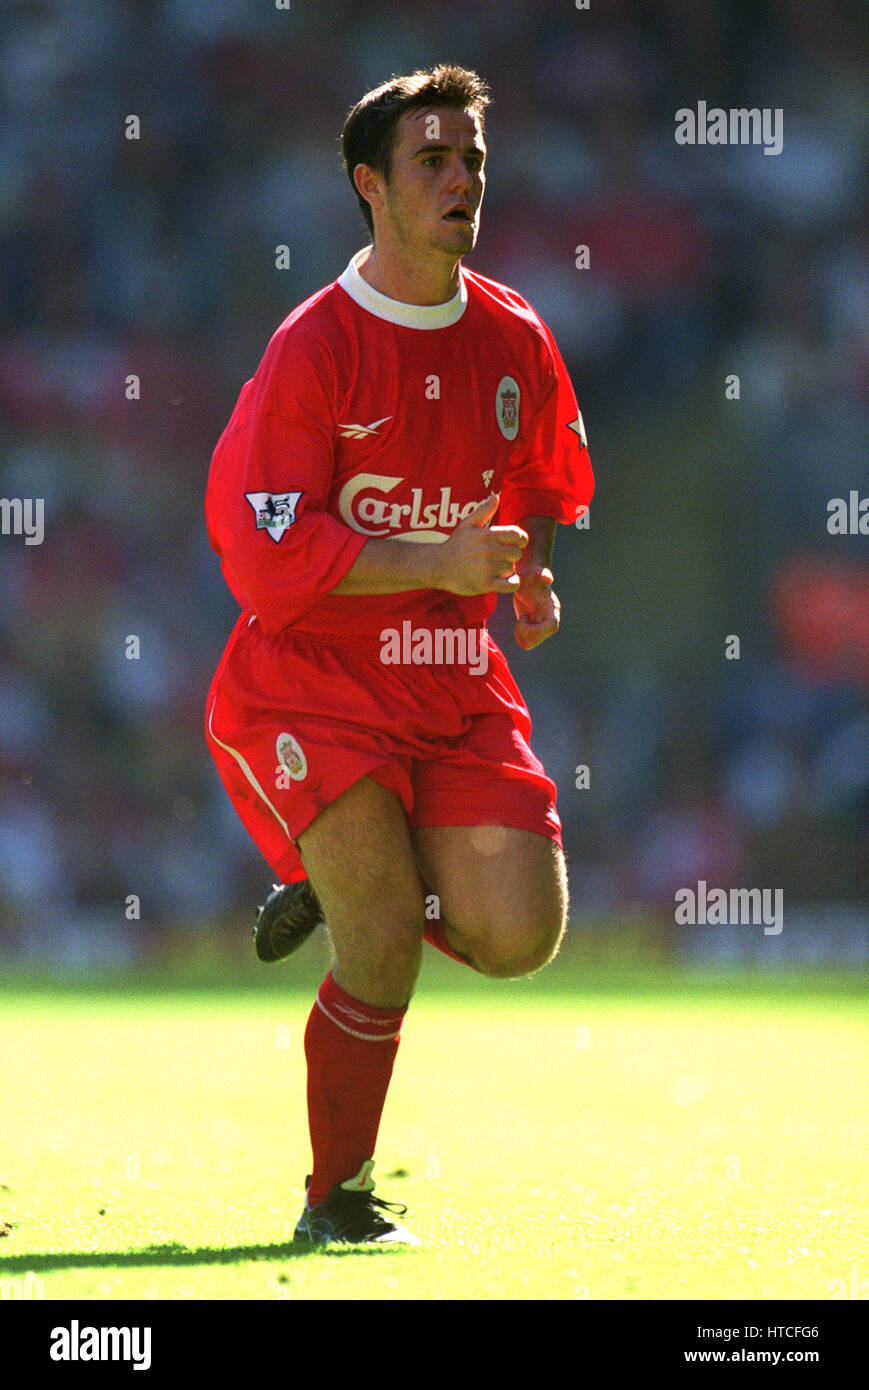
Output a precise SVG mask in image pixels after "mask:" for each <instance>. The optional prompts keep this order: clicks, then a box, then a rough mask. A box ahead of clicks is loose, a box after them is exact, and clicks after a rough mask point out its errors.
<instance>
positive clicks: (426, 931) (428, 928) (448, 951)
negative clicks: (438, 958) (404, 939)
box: [422, 921, 470, 965]
mask: <svg viewBox="0 0 869 1390" xmlns="http://www.w3.org/2000/svg"><path fill="white" fill-rule="evenodd" d="M422 934H423V938H424V940H426V941H427V942H428V943H429V945H430V946H436V947H437V949H438V950H439V951H443V953H444V955H445V956H450V957H451V958H452V960H457V961H460V962H461V964H462V965H470V961H469V960H468V958H467V956H460V955H459V953H458V951H454V950H453V948H452V946H451V945H450V944H449V942H448V941H447V938H446V935H445V933H444V929H443V924H442V923H441V922H438V921H435V922H426V924H425V926H424V927H423V929H422Z"/></svg>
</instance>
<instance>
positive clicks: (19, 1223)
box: [0, 947, 869, 1300]
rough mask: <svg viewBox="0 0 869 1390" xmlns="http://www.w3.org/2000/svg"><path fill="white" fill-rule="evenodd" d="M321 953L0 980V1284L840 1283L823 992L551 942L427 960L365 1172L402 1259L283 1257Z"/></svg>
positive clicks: (850, 1233) (599, 1294)
mask: <svg viewBox="0 0 869 1390" xmlns="http://www.w3.org/2000/svg"><path fill="white" fill-rule="evenodd" d="M306 953H307V954H306ZM321 964H322V961H321V960H320V959H319V958H318V957H317V954H316V952H314V953H311V952H309V948H308V947H306V948H305V951H303V952H302V953H300V956H299V957H298V958H297V960H296V962H291V963H288V964H287V965H286V966H282V967H276V968H275V971H270V972H268V978H266V972H265V971H264V970H263V971H262V972H261V974H258V975H257V976H255V977H253V979H254V980H255V981H256V983H253V984H252V983H251V978H252V977H250V976H248V977H246V978H245V979H244V980H242V982H241V983H239V984H238V985H237V986H236V987H235V988H227V987H226V985H225V983H224V986H223V988H215V989H212V990H209V991H207V990H206V989H204V988H199V989H192V988H191V989H182V988H179V987H178V986H177V984H176V985H175V986H174V987H172V986H168V987H166V988H165V989H156V988H154V987H153V985H152V986H150V987H143V986H141V985H138V986H137V985H131V986H129V987H128V988H127V989H126V991H125V992H120V991H119V990H117V989H112V988H102V989H98V990H90V991H82V990H76V989H72V988H68V989H62V990H54V991H50V990H47V989H40V988H38V987H36V986H33V985H31V986H29V987H27V988H24V987H21V986H19V987H18V988H17V989H16V990H15V991H14V992H13V991H12V990H11V989H10V988H9V987H8V986H7V987H6V989H5V990H4V991H3V992H0V1018H2V1023H0V1042H2V1070H3V1123H2V1126H0V1131H2V1133H0V1184H2V1186H0V1232H3V1233H4V1234H3V1238H2V1240H0V1296H2V1297H4V1298H16V1297H19V1298H20V1297H24V1298H26V1297H44V1298H46V1299H55V1298H64V1299H66V1298H70V1299H98V1300H104V1299H105V1300H112V1299H118V1298H132V1299H194V1300H199V1299H289V1300H295V1299H382V1300H396V1299H453V1298H459V1299H484V1300H489V1299H503V1298H506V1299H571V1300H573V1299H684V1298H703V1299H713V1298H716V1299H717V1298H725V1299H730V1298H748V1299H766V1298H775V1299H782V1298H797V1299H821V1300H824V1299H830V1298H847V1297H852V1298H853V1297H859V1296H860V1294H861V1284H862V1293H863V1296H865V1290H866V1287H869V1285H867V1284H866V1283H865V1281H866V1278H867V1275H869V1261H867V1257H866V1251H865V1246H864V1229H865V1228H864V1225H863V1213H862V1209H861V1205H860V1201H859V1194H860V1191H861V1182H860V1179H859V1177H858V1169H859V1168H860V1167H861V1165H862V1161H863V1150H862V1147H861V1133H862V1124H863V1121H864V1118H865V1115H864V1104H865V1095H866V1089H867V1087H866V1075H865V1071H866V1067H865V1058H866V1055H867V1049H866V1046H865V1042H866V1039H865V1031H864V1028H863V1024H862V1006H861V1003H860V1000H859V997H858V996H857V995H856V994H855V992H854V990H853V988H852V987H848V986H847V984H845V985H843V986H842V987H841V989H838V988H836V987H835V986H833V985H830V984H829V983H827V984H826V985H824V984H819V982H815V985H814V986H813V987H810V986H806V985H797V984H794V985H793V986H791V987H783V986H782V985H781V983H780V982H779V983H778V984H777V983H776V981H775V980H774V979H769V980H766V981H760V982H757V981H755V982H754V983H753V984H752V983H750V982H746V981H744V980H743V981H740V980H731V981H725V982H721V981H719V982H718V983H717V984H706V985H703V984H700V983H696V982H695V983H694V984H691V983H690V982H686V981H684V980H683V981H679V980H677V979H676V978H675V977H673V976H666V975H658V976H655V977H650V978H649V979H647V980H646V983H645V985H644V987H642V988H638V987H637V986H636V984H634V985H633V986H628V985H626V984H625V982H624V980H623V981H622V982H621V983H618V982H616V981H613V982H607V981H605V980H604V979H598V980H597V982H595V983H589V981H588V979H587V978H585V980H584V982H583V976H582V974H581V971H580V969H579V968H578V966H577V963H576V961H575V960H572V959H571V956H570V954H569V953H568V952H565V953H563V954H562V956H561V957H560V959H559V961H558V962H557V963H556V965H555V966H553V967H550V969H549V970H548V971H545V972H543V973H542V974H541V975H540V976H538V977H536V978H535V979H532V980H528V981H520V982H503V981H484V980H481V979H479V978H478V977H476V976H474V975H473V974H472V973H471V972H470V971H465V970H462V969H460V968H459V967H456V966H451V965H450V964H449V963H447V962H443V961H441V960H439V959H435V958H434V957H433V955H432V953H430V952H427V957H426V960H425V963H424V970H423V975H422V978H421V980H420V984H419V987H418V991H417V995H416V997H415V999H414V1001H413V1004H412V1006H411V1010H410V1013H409V1015H408V1020H407V1022H406V1024H405V1028H404V1035H403V1039H402V1044H401V1049H400V1051H399V1056H398V1061H397V1064H396V1071H395V1077H394V1080H393V1085H392V1088H391V1091H390V1095H389V1098H388V1101H387V1109H386V1113H385V1116H384V1121H383V1125H382V1128H381V1137H380V1143H379V1146H378V1153H377V1169H376V1173H375V1176H376V1178H377V1180H378V1194H379V1195H380V1196H383V1197H386V1198H387V1199H390V1200H397V1201H402V1202H406V1203H407V1205H408V1208H409V1212H408V1217H407V1221H408V1224H410V1225H411V1227H412V1229H414V1230H415V1231H416V1232H417V1234H418V1235H419V1236H420V1237H421V1238H422V1240H423V1244H422V1246H421V1247H420V1248H419V1249H411V1250H401V1249H386V1250H377V1249H374V1250H372V1249H365V1248H364V1247H354V1248H344V1249H341V1248H335V1249H333V1250H331V1251H327V1252H322V1253H312V1252H310V1251H308V1250H306V1249H304V1248H302V1249H301V1250H300V1249H299V1248H298V1247H294V1246H293V1244H292V1230H293V1226H294V1224H295V1220H296V1217H297V1214H298V1210H299V1208H300V1205H301V1200H302V1183H303V1180H304V1175H305V1172H306V1171H308V1169H309V1166H310V1160H309V1150H308V1140H307V1130H306V1125H305V1073H304V1061H303V1055H302V1041H301V1040H302V1033H303V1030H304V1026H305V1021H306V1019H307V1016H308V1012H309V1010H310V1006H311V1001H312V996H313V991H314V989H315V988H316V984H317V982H318V980H319V978H320V976H321V974H322V971H321V969H320V966H321Z"/></svg>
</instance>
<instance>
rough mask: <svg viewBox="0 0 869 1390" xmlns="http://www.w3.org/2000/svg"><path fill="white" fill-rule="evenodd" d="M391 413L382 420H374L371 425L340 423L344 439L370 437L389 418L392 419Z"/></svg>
mask: <svg viewBox="0 0 869 1390" xmlns="http://www.w3.org/2000/svg"><path fill="white" fill-rule="evenodd" d="M391 419H392V416H391V415H384V417H383V419H382V420H374V421H373V422H372V423H371V424H370V425H340V424H339V426H338V428H339V430H340V431H341V438H342V439H368V438H369V437H370V436H371V435H372V434H377V432H378V431H379V429H380V426H381V425H385V424H386V422H387V420H391Z"/></svg>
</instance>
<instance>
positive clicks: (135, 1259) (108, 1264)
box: [0, 1241, 407, 1276]
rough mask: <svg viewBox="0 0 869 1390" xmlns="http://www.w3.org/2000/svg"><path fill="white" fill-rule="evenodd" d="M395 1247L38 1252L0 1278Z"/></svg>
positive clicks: (16, 1258)
mask: <svg viewBox="0 0 869 1390" xmlns="http://www.w3.org/2000/svg"><path fill="white" fill-rule="evenodd" d="M406 1248H407V1247H406V1246H395V1245H377V1246H372V1245H367V1246H366V1245H306V1244H303V1243H302V1242H299V1243H298V1244H297V1243H295V1242H293V1241H285V1242H283V1244H281V1245H232V1246H228V1247H224V1248H220V1249H215V1248H213V1247H211V1246H200V1247H199V1248H197V1249H195V1250H193V1249H191V1248H190V1247H189V1246H187V1245H146V1246H144V1247H143V1248H142V1249H141V1250H97V1251H92V1252H90V1251H85V1250H70V1251H66V1252H65V1251H62V1250H61V1251H45V1252H43V1253H41V1254H40V1253H38V1252H36V1251H34V1252H33V1254H30V1255H4V1256H0V1276H2V1275H4V1274H5V1275H9V1274H14V1273H15V1272H16V1271H18V1272H21V1271H24V1272H26V1271H29V1270H32V1271H33V1272H34V1274H35V1273H37V1272H39V1271H45V1270H53V1269H117V1268H127V1269H132V1268H136V1267H141V1268H148V1267H153V1266H155V1265H176V1266H178V1267H181V1266H184V1265H229V1264H243V1263H245V1262H247V1261H251V1260H298V1259H304V1258H306V1257H310V1256H311V1255H328V1256H331V1257H332V1258H335V1257H336V1256H337V1257H339V1258H341V1257H343V1256H346V1255H357V1256H358V1255H382V1254H383V1253H384V1251H386V1250H395V1249H401V1250H405V1249H406Z"/></svg>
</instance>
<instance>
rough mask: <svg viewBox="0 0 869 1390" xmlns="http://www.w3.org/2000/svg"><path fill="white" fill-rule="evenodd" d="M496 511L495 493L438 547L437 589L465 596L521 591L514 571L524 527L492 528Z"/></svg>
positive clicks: (525, 536) (524, 542)
mask: <svg viewBox="0 0 869 1390" xmlns="http://www.w3.org/2000/svg"><path fill="white" fill-rule="evenodd" d="M497 510H498V494H497V493H493V494H492V495H491V496H490V497H487V498H486V500H485V501H484V502H481V503H480V505H479V506H478V507H477V508H476V509H475V510H474V511H473V512H471V514H470V516H466V517H465V519H464V521H460V522H459V524H458V526H457V527H456V528H455V530H454V531H453V533H452V535H451V536H450V538H449V540H447V541H444V543H443V545H439V546H438V547H437V552H438V553H437V555H436V556H434V557H433V558H434V559H435V561H436V564H437V568H438V576H439V578H438V582H437V584H436V585H435V586H434V587H435V588H439V589H446V590H447V592H448V593H451V594H463V595H466V596H467V595H471V594H492V593H495V594H514V593H516V592H517V591H518V589H519V587H520V580H519V576H518V575H517V574H514V572H513V570H514V566H515V565H516V563H517V562H518V561H519V560H521V559H522V551H523V550H524V548H525V546H526V545H527V544H528V533H527V531H523V530H522V528H521V526H490V525H489V523H490V522H491V520H492V517H493V516H494V515H495V513H496V511H497ZM432 549H434V547H432Z"/></svg>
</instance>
